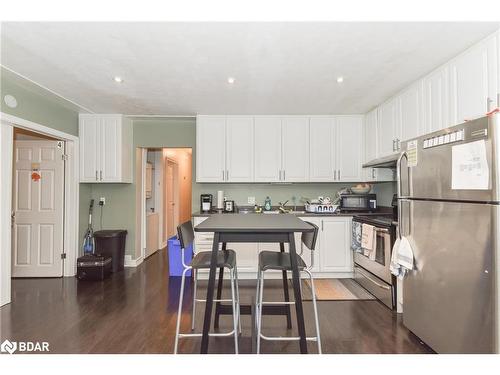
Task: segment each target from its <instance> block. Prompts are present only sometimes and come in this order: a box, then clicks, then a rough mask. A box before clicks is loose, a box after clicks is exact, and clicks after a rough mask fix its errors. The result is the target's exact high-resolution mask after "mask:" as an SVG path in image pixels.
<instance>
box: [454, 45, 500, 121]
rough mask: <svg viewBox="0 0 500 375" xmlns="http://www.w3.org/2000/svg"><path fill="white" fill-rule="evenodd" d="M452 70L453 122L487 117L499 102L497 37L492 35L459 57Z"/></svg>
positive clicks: (455, 60)
mask: <svg viewBox="0 0 500 375" xmlns="http://www.w3.org/2000/svg"><path fill="white" fill-rule="evenodd" d="M450 72H451V82H450V83H451V86H450V87H451V94H450V98H451V123H452V125H455V124H460V123H462V122H464V121H467V120H473V119H475V118H478V117H481V116H484V115H485V114H486V113H487V112H488V111H489V110H490V109H492V108H494V106H495V104H496V101H497V93H498V55H497V40H496V38H495V37H494V36H492V37H489V38H487V39H485V40H484V41H482V42H480V43H478V44H476V45H475V46H473V47H472V48H470V49H469V50H467V51H466V52H465V53H463V54H462V55H460V56H458V57H457V58H456V59H454V60H453V61H452V62H451V64H450Z"/></svg>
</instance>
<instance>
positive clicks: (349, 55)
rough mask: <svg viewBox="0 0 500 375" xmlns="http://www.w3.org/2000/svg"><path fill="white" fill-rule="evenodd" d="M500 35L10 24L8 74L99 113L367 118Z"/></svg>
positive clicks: (277, 26) (434, 29) (309, 27)
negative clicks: (357, 115)
mask: <svg viewBox="0 0 500 375" xmlns="http://www.w3.org/2000/svg"><path fill="white" fill-rule="evenodd" d="M498 28H499V24H498V23H480V22H474V23H465V22H461V23H450V22H440V23H355V22H344V23H342V22H329V23H3V24H2V39H1V51H2V55H1V64H2V65H4V66H5V67H7V68H9V69H12V70H14V71H16V72H18V73H19V74H22V75H24V76H26V77H28V78H30V79H32V80H33V81H35V82H37V83H39V84H41V85H43V86H46V87H47V88H49V89H51V90H53V91H55V92H57V93H58V94H60V95H62V96H64V97H65V98H68V99H70V100H72V101H74V102H76V103H78V104H80V105H82V106H84V107H86V108H89V109H90V110H92V111H94V112H101V113H105V112H108V113H111V112H116V113H125V114H136V115H148V114H163V115H193V114H197V113H200V114H348V113H364V112H367V111H368V110H370V109H371V108H373V107H375V106H376V105H378V104H380V103H381V102H382V101H384V100H385V99H387V98H388V97H390V96H391V95H393V94H395V93H397V92H398V91H399V90H401V89H402V88H404V87H405V86H406V85H408V84H409V83H411V82H412V81H414V80H415V79H417V78H419V77H421V76H423V75H425V74H426V73H428V72H430V71H431V70H432V69H434V68H436V67H437V66H439V65H440V64H442V63H444V62H446V61H447V60H449V59H450V58H452V57H453V56H455V55H457V54H458V53H460V52H461V51H463V50H465V49H466V48H467V47H469V46H470V45H472V44H473V43H474V42H476V41H478V40H480V39H481V38H483V37H485V36H486V35H488V34H490V33H492V32H493V31H495V30H496V29H498ZM114 76H121V77H123V79H124V82H123V83H122V84H117V83H115V82H114V81H113V77H114ZM229 76H231V77H235V78H236V82H235V83H234V84H233V85H229V84H228V83H227V78H228V77H229ZM337 76H343V77H344V83H343V84H342V85H339V84H338V83H337V82H336V78H337Z"/></svg>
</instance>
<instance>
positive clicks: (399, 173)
mask: <svg viewBox="0 0 500 375" xmlns="http://www.w3.org/2000/svg"><path fill="white" fill-rule="evenodd" d="M403 158H406V161H408V154H407V153H406V151H403V152H402V153H401V155H399V158H398V162H397V163H396V171H397V174H398V191H397V192H398V198H401V196H402V190H403V189H401V182H402V181H401V160H403ZM409 177H410V175H409V174H408V179H409ZM409 185H410V182H409V181H408V186H409ZM408 193H410V190H408Z"/></svg>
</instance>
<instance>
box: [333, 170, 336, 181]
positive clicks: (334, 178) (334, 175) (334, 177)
mask: <svg viewBox="0 0 500 375" xmlns="http://www.w3.org/2000/svg"><path fill="white" fill-rule="evenodd" d="M336 179H337V170H335V169H334V170H333V180H334V181H335V180H336Z"/></svg>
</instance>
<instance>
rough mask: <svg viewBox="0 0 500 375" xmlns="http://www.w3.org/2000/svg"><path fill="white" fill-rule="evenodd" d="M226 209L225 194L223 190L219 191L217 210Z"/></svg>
mask: <svg viewBox="0 0 500 375" xmlns="http://www.w3.org/2000/svg"><path fill="white" fill-rule="evenodd" d="M223 208H224V192H223V191H222V190H218V191H217V209H218V210H222V209H223Z"/></svg>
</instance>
